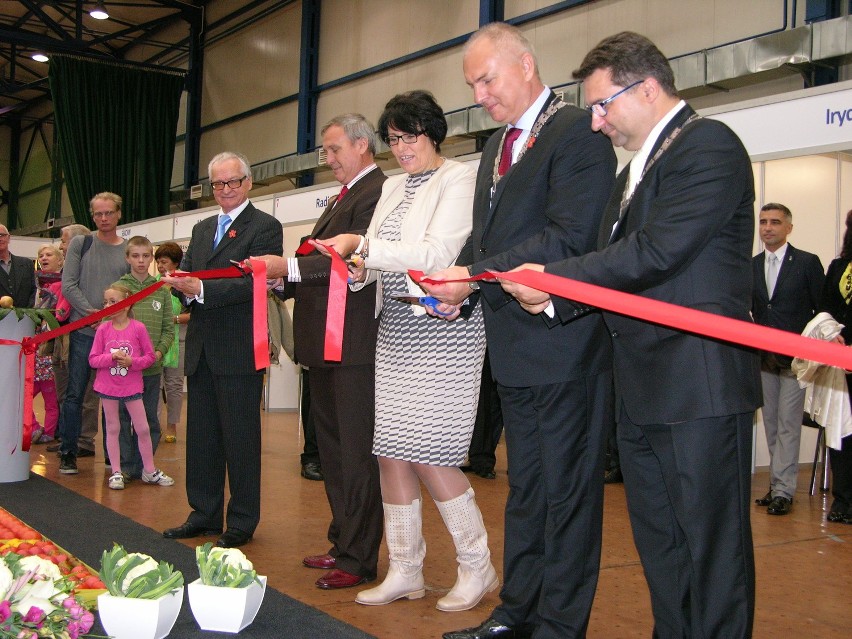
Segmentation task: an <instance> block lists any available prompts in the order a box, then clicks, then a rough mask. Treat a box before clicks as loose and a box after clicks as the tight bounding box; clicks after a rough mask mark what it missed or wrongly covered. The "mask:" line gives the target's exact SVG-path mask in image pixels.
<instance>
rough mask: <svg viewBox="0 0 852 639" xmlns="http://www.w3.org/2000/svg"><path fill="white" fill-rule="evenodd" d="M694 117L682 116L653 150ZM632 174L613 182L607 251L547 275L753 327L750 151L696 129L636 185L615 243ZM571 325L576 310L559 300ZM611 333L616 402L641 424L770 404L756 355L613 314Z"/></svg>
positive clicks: (706, 127)
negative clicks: (618, 399) (617, 222)
mask: <svg viewBox="0 0 852 639" xmlns="http://www.w3.org/2000/svg"><path fill="white" fill-rule="evenodd" d="M693 113H694V111H693V110H692V109H691V108H690V107H688V106H687V107H686V108H684V109H682V110H681V111H680V112H679V113H677V114H676V115H675V117H674V119H673V120H672V121H671V122H670V123H669V125H668V126H667V127H666V128H665V129H664V130H663V132H662V134H661V135H660V137H659V139H658V140H657V144H656V145H655V147H654V148H653V149H652V150H651V154H650V157H653V156H654V154H655V152H656V150H657V148H659V146H660V145H661V144H662V142H663V140H664V139H665V138H666V137H667V136H668V135H669V133H671V131H672V130H673V129H674V128H675V127H678V126H681V125H683V124H684V122H685V121H686V120H687V118H688V117H689V116H690V115H692V114H693ZM629 169H630V167H629V166H628V167H625V168H624V170H623V171H622V173H621V174H620V175H619V178H618V180H617V182H616V188H615V190H614V191H613V194H612V197H611V198H610V202H609V205H608V207H607V213H606V215H605V216H604V221H603V223H602V227H601V232H600V234H599V238H600V245H599V246H600V248H601V250H600V251H598V252H595V253H590V254H588V255H585V256H583V257H580V258H578V259H573V260H565V261H563V262H559V263H556V264H550V265H548V266H547V267H546V268H545V270H546V271H547V272H548V273H554V274H556V275H561V276H564V277H570V278H574V279H578V280H582V281H586V282H591V283H593V284H598V285H600V286H606V287H608V288H613V289H616V290H621V291H626V292H629V293H636V294H638V295H641V296H643V297H648V298H651V299H656V300H661V301H664V302H670V303H672V304H679V305H681V306H686V307H688V308H695V309H698V310H702V311H707V312H710V313H717V314H719V315H725V316H727V317H733V318H736V319H740V320H745V321H751V318H750V315H749V310H750V309H751V295H752V277H751V265H750V261H751V246H752V238H753V237H754V209H753V206H754V183H753V176H752V169H751V162H750V160H749V157H748V154H747V153H746V150H745V149H744V148H743V146H742V143H741V142H740V140H739V139H738V138H737V136H736V135H735V134H734V133H733V132H732V131H731V130H730V129H729V128H728V127H727V126H725V125H724V124H722V123H720V122H717V121H714V120H709V119H701V120H697V121H695V122H693V123H691V124H690V125H688V126H687V127H685V128H684V129H683V131H682V133H681V134H680V135H679V136H678V137H677V138H675V140H674V141H673V142H672V144H671V146H670V147H669V148H668V150H667V151H665V152H664V153H663V154H662V155H661V156H660V158H659V159H658V160H657V162H656V163H655V164H654V165H653V167H651V169H650V170H649V171H648V173H647V174H646V175H645V177H644V178H643V179H642V181H641V182H640V183H639V185H638V186H637V187H636V189H635V191H634V194H633V198H632V200H631V201H630V205H629V207H628V208H627V211H626V212H625V216H624V217H623V219H622V222H621V224H620V225H619V227H618V229H617V231H616V233H615V236H614V237H613V238H612V242H610V238H609V236H610V230H611V229H612V227H613V223H614V222H615V220H617V219H618V213H619V204H620V202H621V196H622V192H623V190H624V184H625V182H626V180H627V174H628V173H629ZM553 301H554V305H555V307H556V310H557V313H558V314H559V316H560V317H561V318H562V319H564V320H565V321H569V320H570V318H571V316H572V313H574V312H576V305H575V304H573V303H572V302H570V301H569V300H564V299H560V298H554V300H553ZM605 317H606V322H607V325H608V326H609V327H610V330H611V333H612V335H613V347H614V365H615V366H614V371H615V379H616V394H617V395H619V396H620V397H621V399H622V401H623V406H624V408H625V409H626V410H627V414H628V415H629V417H630V419H631V420H632V421H633V422H634V423H636V424H661V423H673V422H678V421H683V420H695V419H702V418H707V417H718V416H725V415H734V414H739V413H745V412H749V411H753V410H755V409H756V408H757V407H758V406H760V404H761V402H762V396H761V387H760V373H759V362H758V357H757V355H756V353H755V352H754V351H752V350H749V349H746V348H741V347H738V346H732V345H729V344H726V343H722V342H717V341H713V340H708V339H703V338H700V337H696V336H693V335H690V334H687V333H683V332H680V331H675V330H671V329H668V328H664V327H662V326H657V325H654V324H649V323H647V322H642V321H639V320H634V319H631V318H628V317H625V316H621V315H615V314H611V313H607V314H605Z"/></svg>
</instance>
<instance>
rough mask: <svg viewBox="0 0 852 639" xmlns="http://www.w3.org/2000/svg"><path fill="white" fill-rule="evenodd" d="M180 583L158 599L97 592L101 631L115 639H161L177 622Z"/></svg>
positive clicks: (181, 591) (181, 592) (181, 596)
mask: <svg viewBox="0 0 852 639" xmlns="http://www.w3.org/2000/svg"><path fill="white" fill-rule="evenodd" d="M182 604H183V586H181V587H180V589H178V590H177V591H176V592H173V593H171V594H169V595H165V596H163V597H160V598H159V599H133V598H130V597H113V596H112V595H111V594H109V593H108V592H105V593H104V594H102V595H98V614H99V615H100V618H101V624H103V627H104V630H106V631H107V632H108V633H109V635H110V636H111V637H114V638H115V639H163V637H165V636H166V635H168V634H169V633H170V632H171V630H172V627H173V626H174V625H175V621H177V618H178V614H179V613H180V607H181V605H182Z"/></svg>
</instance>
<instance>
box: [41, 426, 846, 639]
mask: <svg viewBox="0 0 852 639" xmlns="http://www.w3.org/2000/svg"><path fill="white" fill-rule="evenodd" d="M263 429H264V432H263V438H264V440H263V441H264V453H263V460H262V464H263V516H262V520H261V523H260V527H259V528H258V530H257V532H256V534H255V538H254V541H253V542H252V543H251V544H249V545H248V546H246V547H245V549H244V550H245V552H246V554H247V555H248V556H249V558H250V559H252V561H254V563H255V566H256V568H257V569H258V571H259V572H260V573H261V574H265V575H268V577H269V584H270V585H271V586H272V587H274V588H276V589H278V590H280V591H282V592H284V593H286V594H288V595H290V596H292V597H294V598H296V599H299V600H300V601H303V602H305V603H307V604H309V605H312V606H315V607H316V608H319V609H320V610H323V611H325V612H326V613H328V614H329V615H332V616H334V617H337V618H339V619H342V620H344V621H346V622H348V623H350V624H352V625H354V626H357V627H358V628H361V629H362V630H364V631H366V632H369V633H371V634H373V635H375V636H377V637H381V638H383V639H384V638H396V637H405V638H406V639H427V638H429V639H434V638H436V637H440V635H441V633H442V632H444V631H447V630H451V629H456V628H462V627H466V626H471V625H476V624H478V623H479V622H480V621H481V620H482V619H484V618H485V617H487V616H488V614H489V612H490V611H491V609H492V607H493V606H494V605H495V604H496V603H497V594H496V591H495V592H494V593H491V594H489V595H488V596H486V597H485V599H483V601H482V602H481V603H480V604H479V606H477V607H476V608H475V609H473V610H470V611H467V612H460V613H444V612H439V611H438V610H436V609H435V602H436V601H437V600H438V598H439V597H441V596H442V595H443V594H444V593H446V592H447V590H449V588H450V587H452V585H453V582H454V580H455V575H456V564H455V553H454V550H453V548H452V541H451V540H450V537H449V534H448V533H447V531H446V529H445V528H444V526H443V524H442V522H441V519H440V516H439V515H438V513H437V510H436V508H435V507H434V505H433V504H431V503H428V497H426V495H424V497H426V502H424V503H425V505H424V513H423V519H424V534H425V537H426V541H427V545H428V555H427V557H426V564H425V569H424V573H425V577H426V583H427V594H426V597H425V598H423V599H420V600H417V601H405V600H404V601H398V602H394V603H393V604H390V605H388V606H380V607H369V606H361V605H359V604H356V603H355V602H354V597H355V594H356V593H355V591H354V590H339V591H322V590H319V589H317V588H315V587H314V585H313V583H314V581H315V580H316V578H317V577H319V576H320V575H321V574H322V572H320V571H316V570H311V569H308V568H304V567H302V565H301V559H302V557H303V556H304V555H307V554H315V553H322V552H325V551H326V550H327V547H328V546H327V543H326V541H325V531H326V528H327V526H328V521H329V510H328V505H327V502H326V498H325V492H324V490H323V484H322V483H321V482H311V481H307V480H304V479H302V478H301V477H300V476H299V469H300V467H299V453H300V451H301V444H302V442H301V439H300V432H299V427H298V423H297V419H296V416H295V414H293V413H264V417H263ZM498 454H499V456H500V459H499V461H498V466H497V470H498V474H497V479H496V480H485V479H480V478H478V477H473V478H472V483H473V487H474V490H475V491H476V494H477V499H478V501H479V504H480V507H481V509H482V512H483V516H484V518H485V522H486V525H487V527H488V530H489V534H490V546H491V551H492V555H493V559H494V564H495V566H496V567H497V570H498V573H500V571H501V569H502V544H503V533H502V524H503V506H504V503H505V498H506V493H507V482H506V462H505V450H504V449H503V447H502V444H501V446H500V449H499V450H498ZM31 460H32V468H33V470H34V472H36V473H38V474H41V475H44V476H45V477H48V478H50V479H52V480H54V481H57V482H59V483H61V484H62V485H64V486H66V487H68V488H71V489H73V490H74V491H76V492H78V493H80V494H81V495H84V496H86V497H89V498H90V499H94V500H96V501H98V502H99V503H101V504H103V505H104V506H107V507H109V508H112V509H113V510H115V511H117V512H120V513H122V514H125V515H127V516H130V517H133V518H134V519H136V520H137V521H139V522H140V523H142V524H144V525H146V526H150V527H151V528H154V529H156V530H162V529H163V528H167V527H170V526H175V525H178V524H180V523H182V522H183V521H184V519H185V517H186V515H187V512H188V509H187V508H188V507H187V505H186V497H185V493H184V491H183V485H184V472H185V471H184V468H185V467H184V441H183V432H182V431H179V440H178V443H177V444H165V443H164V444H161V446H160V449H159V451H158V453H157V463H158V465H159V466H160V467H161V468H162V469H163V470H164V471H165V472H166V473H168V474H170V475H172V476H173V477H174V478H175V479H176V481H177V483H176V485H175V486H174V487H171V488H161V487H153V486H147V485H143V484H141V483H139V482H133V483H131V484H130V485H129V486H128V487H127V489H126V490H124V491H110V490H109V489H108V488H107V486H106V477H107V473H106V472H105V471H104V463H103V455H102V453H101V452H100V451H98V454H97V456H96V457H95V458H86V459H81V460H79V462H78V463H79V467H80V474H79V475H76V476H61V475H59V473H58V459H57V457H56V456H55V455H53V454H47V453H46V452H45V450H44V446H35V447H34V448H33V452H32V456H31ZM809 480H810V471H809V469H808V470H804V469H803V470H802V472H801V474H800V481H799V487H800V488H799V492H798V494H797V496H796V500H795V503H794V508H793V512H792V513H791V514H790V515H788V516H786V517H772V516H769V515H767V514H766V512H765V509H761V508H758V507H757V506H754V507H753V508H754V510H753V516H752V526H753V530H754V543H755V557H756V564H757V610H756V623H755V633H754V636H755V637H757V638H766V639H770V638H772V639H775V638H777V637H807V638H823V637H825V638H828V637H848V636H849V632H850V630H849V629H850V616H849V611H850V601H851V599H850V597H851V596H852V595H850V593H852V526H846V525H843V524H832V523H827V522H826V521H825V515H826V513H827V511H828V505H829V504H828V503H827V502H828V498H827V497H826V496H825V495H822V494H820V493H818V494H817V495H816V496H814V497H810V496H809V495H808V494H807V484H808V482H809ZM767 483H768V481H767V476H766V474H765V473H758V474H757V475H755V477H754V481H753V485H754V488H753V490H752V493H753V495H754V496H755V497H758V496H760V495H762V494H763V493H764V492H765V490H766V486H767ZM424 493H425V491H424ZM186 543H187V545H189V546H194V545H195V542H194V540H189V541H188V542H186ZM129 550H130V549H129ZM132 550H139V551H144V550H145V549H144V548H138V549H132ZM381 556H382V559H381V561H380V564H379V573H380V575H384V573H385V571H386V569H387V555H386V551H385V549H384V547H383V548H382V551H381ZM651 628H652V620H651V615H650V604H649V597H648V591H647V588H646V585H645V581H644V578H643V575H642V568H641V566H640V564H639V560H638V556H637V554H636V549H635V548H634V546H633V541H632V537H631V533H630V524H629V521H628V519H627V514H626V509H625V500H624V489H623V487H622V486H621V485H611V486H607V487H606V497H605V510H604V542H603V557H602V561H601V571H600V580H599V584H598V591H597V598H596V600H595V604H594V609H593V611H592V619H591V624H590V627H589V634H588V636H589V637H592V638H601V639H604V638H606V639H613V638H617V639H631V638H633V637H642V638H647V637H650V636H651Z"/></svg>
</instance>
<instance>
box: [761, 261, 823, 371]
mask: <svg viewBox="0 0 852 639" xmlns="http://www.w3.org/2000/svg"><path fill="white" fill-rule="evenodd" d="M751 264H752V273H753V277H754V293H753V295H752V303H751V314H752V317H754V321H755V322H757V323H758V324H762V325H764V326H771V327H773V328H779V329H781V330H782V331H790V332H791V333H797V334H801V332H802V331H803V330H804V328H805V326H806V325H807V323H808V322H810V321H811V320H812V319H813V317H814V315H816V312H817V309H818V308H819V301H820V295H821V294H822V284H823V281H824V280H825V274H824V272H823V269H822V262H820V261H819V258H818V257H817V256H816V255H814V254H813V253H808V252H807V251H800V250H799V249H797V248H794V247H793V245H792V244H788V245H787V252H786V254H785V255H784V262H783V263H782V264H781V269H780V270H779V271H778V279H777V280H776V281H775V290H774V291H773V292H772V298H770V297H769V293H768V292H767V290H766V276H765V273H766V271H765V270H764V267H765V265H766V251H761V252H760V253H758V254H757V255H755V256H754V258H753V259H752V261H751ZM762 358H763V362H764V365H768V366H770V367H778V366H782V367H784V368H789V367H790V363H791V362H792V361H793V358H792V357H787V356H786V355H776V354H775V353H763V354H762Z"/></svg>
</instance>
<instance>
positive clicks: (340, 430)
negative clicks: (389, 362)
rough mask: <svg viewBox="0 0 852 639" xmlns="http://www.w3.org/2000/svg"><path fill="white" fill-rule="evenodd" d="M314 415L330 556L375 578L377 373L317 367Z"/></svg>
mask: <svg viewBox="0 0 852 639" xmlns="http://www.w3.org/2000/svg"><path fill="white" fill-rule="evenodd" d="M310 380H311V413H312V414H313V416H314V425H315V427H316V433H317V444H318V445H319V456H320V463H321V464H322V472H323V475H324V477H325V494H326V496H327V497H328V503H329V506H331V524H330V525H329V527H328V540H329V541H330V542H331V549H330V550H329V554H330V555H331V556H332V557H334V558H335V559H336V565H337V568H339V569H341V570H345V571H346V572H348V573H351V574H353V575H361V576H364V577H367V578H368V579H375V577H376V573H377V566H378V558H379V544H380V543H381V541H382V519H383V513H382V493H381V486H380V484H379V464H378V462H377V461H376V457H375V456H374V455H373V452H372V450H373V429H374V425H375V369H374V366H373V365H366V366H336V367H331V366H329V367H314V368H311V373H310Z"/></svg>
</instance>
